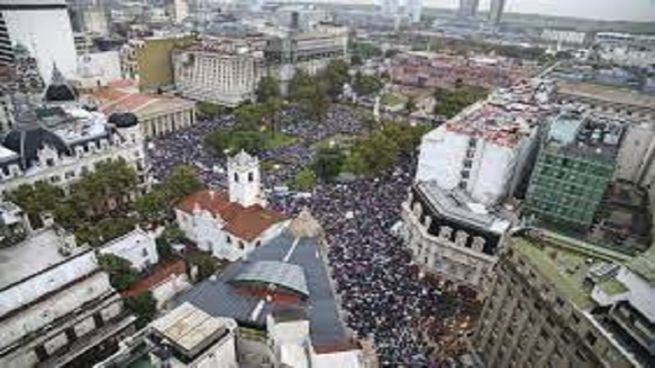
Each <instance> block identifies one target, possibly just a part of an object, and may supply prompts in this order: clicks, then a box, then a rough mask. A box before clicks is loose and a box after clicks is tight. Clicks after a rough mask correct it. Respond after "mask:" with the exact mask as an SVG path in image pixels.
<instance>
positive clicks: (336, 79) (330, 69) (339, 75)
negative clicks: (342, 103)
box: [321, 59, 350, 100]
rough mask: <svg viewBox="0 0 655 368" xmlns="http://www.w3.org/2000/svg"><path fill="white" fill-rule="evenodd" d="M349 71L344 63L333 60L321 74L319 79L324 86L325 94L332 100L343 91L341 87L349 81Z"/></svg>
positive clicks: (339, 60)
mask: <svg viewBox="0 0 655 368" xmlns="http://www.w3.org/2000/svg"><path fill="white" fill-rule="evenodd" d="M349 69H350V67H349V66H348V64H347V63H346V62H345V61H343V60H341V59H335V60H332V61H330V63H329V64H328V65H327V67H326V68H325V70H324V71H323V73H322V74H321V78H322V79H323V80H324V81H325V84H326V92H327V94H328V96H330V98H332V99H333V100H335V99H336V98H337V97H339V95H340V94H341V92H342V91H343V85H344V84H346V83H348V81H349V80H350V76H349V75H348V71H349Z"/></svg>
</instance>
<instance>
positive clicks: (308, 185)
mask: <svg viewBox="0 0 655 368" xmlns="http://www.w3.org/2000/svg"><path fill="white" fill-rule="evenodd" d="M315 185H316V174H315V173H314V171H312V170H311V169H310V168H308V167H305V168H303V169H302V170H300V171H299V172H298V173H297V174H296V175H295V176H294V177H293V180H292V181H291V183H290V185H289V186H290V187H291V189H293V190H298V191H302V192H306V191H309V190H311V189H312V188H314V186H315Z"/></svg>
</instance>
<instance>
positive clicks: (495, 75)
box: [389, 51, 531, 89]
mask: <svg viewBox="0 0 655 368" xmlns="http://www.w3.org/2000/svg"><path fill="white" fill-rule="evenodd" d="M530 69H531V68H530V67H528V66H527V65H524V62H523V61H521V60H518V59H510V58H504V57H487V56H484V57H483V56H475V57H468V56H459V55H450V54H444V53H436V52H426V51H411V52H407V53H401V54H398V55H396V56H395V57H394V58H393V59H392V60H391V68H390V72H389V74H390V75H391V79H392V80H393V82H394V83H398V84H403V85H409V86H415V87H421V88H446V89H453V88H455V87H457V86H460V85H463V86H476V87H481V88H485V89H493V88H498V87H510V86H512V85H513V84H515V83H517V82H519V81H520V80H521V79H525V78H527V77H528V76H529V75H530Z"/></svg>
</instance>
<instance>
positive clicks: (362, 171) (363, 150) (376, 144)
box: [347, 131, 399, 176]
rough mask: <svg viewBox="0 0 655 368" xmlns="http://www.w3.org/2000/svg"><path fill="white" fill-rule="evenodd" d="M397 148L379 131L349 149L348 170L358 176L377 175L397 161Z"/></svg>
mask: <svg viewBox="0 0 655 368" xmlns="http://www.w3.org/2000/svg"><path fill="white" fill-rule="evenodd" d="M398 154H399V148H398V145H397V144H396V142H395V141H394V140H393V139H389V138H388V137H387V136H385V135H384V134H383V133H382V132H381V131H376V132H374V133H373V134H371V135H369V136H368V137H366V138H360V139H359V140H358V141H357V142H355V145H354V146H353V147H352V149H351V157H352V158H350V162H348V161H347V162H348V164H349V169H350V170H352V172H353V173H354V174H358V175H368V176H371V175H377V174H379V173H380V172H382V171H384V170H386V169H388V168H390V167H391V166H393V165H394V164H395V163H396V160H397V159H398Z"/></svg>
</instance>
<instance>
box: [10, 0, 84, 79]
mask: <svg viewBox="0 0 655 368" xmlns="http://www.w3.org/2000/svg"><path fill="white" fill-rule="evenodd" d="M3 15H4V18H5V22H6V24H7V29H8V30H9V37H10V39H11V42H12V44H15V43H17V42H20V43H21V44H23V45H24V46H25V47H27V49H28V50H29V51H30V53H31V54H32V56H34V57H35V58H36V60H37V62H38V66H39V72H40V73H41V76H42V77H43V79H44V80H45V81H46V83H48V82H49V81H50V73H51V72H52V64H53V62H56V63H57V67H58V68H59V70H61V72H62V74H63V75H64V76H65V77H66V78H72V77H73V76H74V75H75V70H76V66H77V54H76V52H75V43H74V41H73V31H72V29H71V24H70V19H69V17H68V13H67V11H66V9H46V10H6V11H4V13H3Z"/></svg>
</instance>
